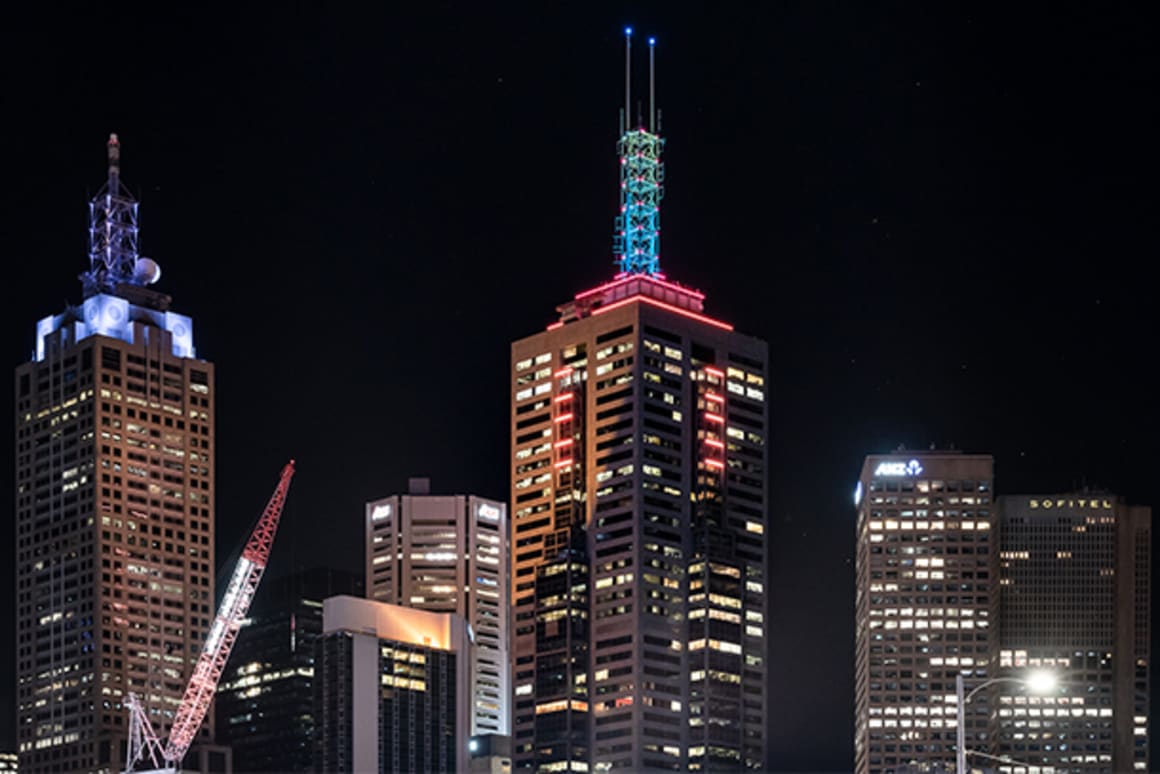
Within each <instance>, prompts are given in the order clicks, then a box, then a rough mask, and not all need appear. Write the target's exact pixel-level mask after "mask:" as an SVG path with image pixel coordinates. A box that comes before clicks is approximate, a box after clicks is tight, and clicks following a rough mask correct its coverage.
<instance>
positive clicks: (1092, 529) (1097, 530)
mask: <svg viewBox="0 0 1160 774" xmlns="http://www.w3.org/2000/svg"><path fill="white" fill-rule="evenodd" d="M999 508H1000V512H1001V518H1002V524H1001V527H1002V529H1001V537H1002V541H1001V553H1000V557H1001V570H1000V572H1001V575H1000V578H1001V580H1000V582H1001V584H1002V586H1001V588H1002V592H1001V596H1002V606H1001V612H1000V640H1001V650H1000V653H999V666H1000V669H1001V670H1002V673H1003V674H1004V675H1006V676H1012V677H1018V676H1019V675H1021V674H1023V673H1024V672H1025V671H1026V670H1027V669H1049V670H1051V671H1052V672H1054V673H1055V674H1056V677H1057V680H1058V682H1059V689H1058V690H1055V691H1052V692H1050V693H1048V694H1046V695H1042V696H1037V695H1029V694H1028V693H1027V692H1025V691H1010V690H1001V691H1000V692H999V699H998V702H999V703H998V711H999V724H1000V725H999V737H998V748H999V749H998V752H999V753H1000V754H1001V755H1006V756H1010V758H1011V759H1012V760H1015V761H1021V762H1023V763H1025V764H1028V765H1018V764H1012V765H1003V764H999V765H998V768H999V770H1000V771H1007V772H1017V773H1018V774H1029V772H1032V771H1054V772H1056V773H1057V774H1063V773H1064V772H1075V773H1076V774H1078V773H1079V772H1085V773H1087V772H1091V773H1093V774H1094V773H1095V772H1108V773H1109V774H1110V773H1111V772H1127V771H1150V770H1151V769H1149V766H1148V763H1149V745H1148V741H1149V725H1150V707H1149V685H1148V680H1149V664H1148V659H1149V649H1150V646H1151V627H1150V622H1149V613H1150V607H1151V602H1152V595H1151V584H1150V579H1151V545H1152V513H1151V509H1149V508H1146V507H1134V506H1129V505H1127V504H1126V503H1125V502H1124V501H1123V500H1122V499H1120V498H1117V497H1115V496H1113V495H1109V494H1092V493H1072V494H1057V495H1031V496H1018V497H1016V496H1004V497H1000V498H999ZM1010 685H1011V684H1010V683H1006V684H1003V685H1001V686H1000V688H1003V689H1006V688H1008V687H1010Z"/></svg>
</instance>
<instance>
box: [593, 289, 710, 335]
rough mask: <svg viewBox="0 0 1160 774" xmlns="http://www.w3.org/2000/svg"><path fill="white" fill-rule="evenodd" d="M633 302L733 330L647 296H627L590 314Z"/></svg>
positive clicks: (700, 315) (708, 318)
mask: <svg viewBox="0 0 1160 774" xmlns="http://www.w3.org/2000/svg"><path fill="white" fill-rule="evenodd" d="M633 301H640V302H641V303H644V304H649V305H650V306H655V307H658V308H660V309H666V310H668V311H670V312H676V313H677V314H679V315H682V316H684V317H688V318H690V319H693V320H697V321H698V322H703V323H707V324H709V325H713V326H716V327H718V328H721V329H722V330H726V331H731V330H733V326H732V325H730V324H729V323H726V322H721V321H720V320H714V319H713V318H712V317H706V316H705V315H703V314H697V313H696V312H690V311H689V310H688V309H682V308H681V307H679V306H673V305H672V304H666V303H664V302H662V301H657V300H656V299H653V298H649V297H648V296H629V297H628V298H622V299H621V300H619V301H616V302H615V303H611V304H607V305H605V306H602V307H600V308H599V309H593V310H592V314H593V315H598V314H602V313H604V312H611V311H612V310H613V309H616V308H617V307H620V306H624V305H625V304H630V303H632V302H633Z"/></svg>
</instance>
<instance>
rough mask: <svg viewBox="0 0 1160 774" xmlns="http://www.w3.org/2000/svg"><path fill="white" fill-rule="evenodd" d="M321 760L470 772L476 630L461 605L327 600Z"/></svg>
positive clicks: (327, 765) (321, 648) (337, 767)
mask: <svg viewBox="0 0 1160 774" xmlns="http://www.w3.org/2000/svg"><path fill="white" fill-rule="evenodd" d="M322 620H323V635H322V638H321V639H320V640H319V641H318V645H317V648H318V656H317V660H316V669H317V671H316V674H317V675H318V676H319V679H318V681H317V683H316V685H317V693H316V705H315V724H316V725H315V728H316V730H315V740H316V745H317V746H316V758H315V768H316V770H319V771H325V772H347V771H359V772H364V771H380V772H412V771H466V770H467V768H468V761H469V757H468V756H469V750H468V743H469V735H468V733H467V730H468V728H469V727H470V714H469V712H468V703H467V702H465V701H463V700H462V699H463V697H464V696H469V695H470V690H471V689H470V686H471V678H470V661H469V651H470V649H471V632H470V629H469V627H468V625H467V622H466V621H464V620H463V618H461V617H459V616H458V615H455V614H454V613H431V612H428V611H426V610H416V609H415V608H409V607H400V606H398V605H388V604H384V603H382V602H372V601H370V600H367V599H358V598H356V597H345V596H338V597H330V598H329V599H327V600H325V601H324V602H323V608H322Z"/></svg>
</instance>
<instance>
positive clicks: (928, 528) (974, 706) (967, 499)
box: [854, 452, 999, 774]
mask: <svg viewBox="0 0 1160 774" xmlns="http://www.w3.org/2000/svg"><path fill="white" fill-rule="evenodd" d="M993 467H994V465H993V461H992V458H991V457H990V456H989V455H982V454H961V453H958V452H922V453H914V452H898V453H896V454H886V455H879V454H872V455H870V456H869V457H867V458H866V461H865V463H864V464H863V466H862V473H861V475H860V476H859V479H858V487H857V490H856V493H855V505H856V507H857V511H858V516H857V531H856V535H857V558H856V592H855V620H856V637H855V656H854V658H855V668H854V672H855V674H854V681H855V731H854V765H855V771H857V772H859V774H885V772H894V771H898V770H899V768H900V767H904V766H907V765H908V764H911V763H915V764H919V765H920V766H921V765H926V764H939V765H942V766H944V767H945V768H946V770H953V769H954V766H955V752H956V744H957V742H956V730H957V721H956V713H957V709H958V706H957V699H956V695H955V681H956V675H958V673H959V672H960V671H961V672H962V673H963V674H964V675H965V681H966V684H967V688H968V689H970V688H973V687H975V686H977V685H980V684H981V683H983V682H985V681H986V680H987V679H989V678H991V677H994V676H996V675H997V672H996V669H995V666H996V665H995V658H996V656H997V655H998V645H999V643H998V635H997V633H996V631H995V623H996V615H997V613H998V603H999V586H998V584H999V579H998V552H997V547H996V539H997V535H996V533H997V531H998V530H997V518H998V517H997V514H996V513H995V510H994V505H993V502H992V498H993V494H992V492H993ZM990 699H991V694H988V693H986V692H981V693H979V694H978V695H976V696H975V697H974V698H973V699H972V701H971V702H969V703H968V704H967V705H966V707H965V712H966V716H965V717H966V747H967V749H972V750H979V751H981V752H989V751H991V749H992V748H991V747H990V740H991V739H992V737H993V732H994V728H993V726H992V722H991V719H992V713H993V706H992V702H991V701H990Z"/></svg>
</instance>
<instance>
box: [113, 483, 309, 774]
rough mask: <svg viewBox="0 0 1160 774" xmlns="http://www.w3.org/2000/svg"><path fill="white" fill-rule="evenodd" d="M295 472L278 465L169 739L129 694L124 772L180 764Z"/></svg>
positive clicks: (257, 575) (264, 560) (214, 684)
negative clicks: (163, 737) (279, 470)
mask: <svg viewBox="0 0 1160 774" xmlns="http://www.w3.org/2000/svg"><path fill="white" fill-rule="evenodd" d="M293 476H294V460H290V462H289V463H287V465H286V467H284V468H282V477H281V479H279V481H278V486H276V487H275V488H274V494H273V495H271V496H270V502H268V503H267V504H266V510H265V511H263V512H262V518H260V519H259V520H258V526H256V527H254V531H253V533H252V534H251V535H250V540H249V542H248V543H246V548H245V550H244V551H242V556H241V558H240V559H238V564H237V566H236V567H235V568H234V574H233V576H232V577H231V578H230V585H229V586H228V587H226V594H225V597H223V598H222V603H221V605H220V606H219V607H218V610H217V615H216V616H215V617H214V620H213V625H212V626H210V629H209V634H208V635H207V636H206V638H205V644H204V645H202V648H201V656H199V657H198V659H197V665H196V666H194V668H193V674H192V675H191V676H190V678H189V683H188V684H187V685H186V686H185V696H184V697H183V698H182V700H181V706H179V707H178V708H177V716H176V717H175V718H174V720H173V727H172V728H170V730H169V740H168V741H167V742H166V743H165V744H162V742H161V740H160V739H159V738H158V737H157V733H156V732H155V731H154V729H153V724H152V723H151V722H150V721H149V716H148V715H147V714H146V712H145V708H144V706H143V705H142V704H141V701H140V699H139V698H138V697H137V695H136V694H133V693H130V694H129V696H128V699H127V701H126V702H125V705H126V707H127V708H128V709H129V745H128V749H127V750H126V754H125V760H126V764H125V774H130V772H134V771H137V769H136V766H137V765H138V764H139V763H144V761H145V760H146V758H148V760H149V761H150V762H151V763H152V764H153V768H152V769H151V770H147V771H153V772H158V773H159V774H160V773H161V772H169V773H170V774H173V773H174V772H176V771H177V769H178V767H179V766H180V765H181V760H182V759H183V758H184V757H185V753H186V752H188V751H189V746H190V745H191V744H192V743H193V740H194V739H195V738H196V737H197V732H198V729H200V728H201V723H202V721H203V720H205V715H206V713H207V712H208V711H209V705H210V702H211V701H212V700H213V695H214V692H215V691H216V690H217V685H218V681H219V680H220V679H221V676H222V670H223V669H225V666H226V661H227V660H229V657H230V651H231V650H233V647H234V641H235V640H236V639H237V637H238V630H239V629H241V626H242V621H243V620H245V617H246V613H247V612H249V609H250V603H251V602H252V601H253V600H254V592H256V591H257V590H258V582H259V581H260V580H262V573H263V572H264V571H265V569H266V563H267V562H268V561H269V559H270V546H271V545H273V543H274V533H275V532H277V530H278V519H279V518H281V516H282V506H283V505H284V504H285V502H286V492H287V490H288V489H289V488H290V479H291V478H292V477H293Z"/></svg>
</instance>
